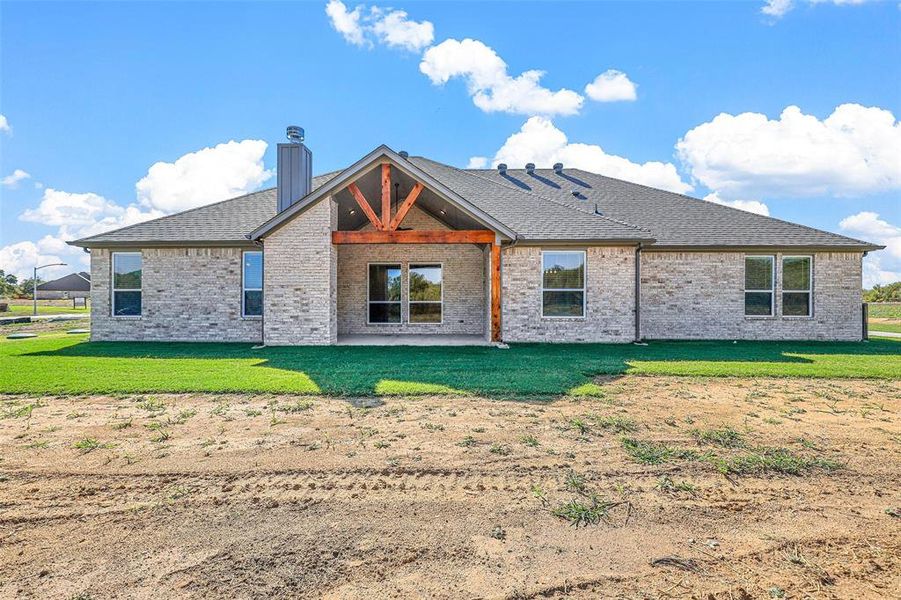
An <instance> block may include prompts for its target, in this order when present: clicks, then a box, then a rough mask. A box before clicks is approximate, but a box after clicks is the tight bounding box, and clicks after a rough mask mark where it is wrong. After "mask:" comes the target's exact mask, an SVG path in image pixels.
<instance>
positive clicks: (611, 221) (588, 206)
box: [72, 157, 881, 250]
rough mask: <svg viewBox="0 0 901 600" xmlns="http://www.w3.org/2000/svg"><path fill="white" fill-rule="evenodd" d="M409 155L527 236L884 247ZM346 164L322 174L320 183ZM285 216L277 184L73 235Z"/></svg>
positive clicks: (159, 240) (112, 235) (622, 187)
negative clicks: (278, 203) (279, 206)
mask: <svg viewBox="0 0 901 600" xmlns="http://www.w3.org/2000/svg"><path fill="white" fill-rule="evenodd" d="M409 161H410V163H411V164H412V165H415V167H416V168H418V169H419V170H420V171H422V172H424V173H425V174H426V175H428V176H430V177H432V178H433V179H434V180H435V181H436V182H438V183H440V184H441V185H444V186H445V187H447V188H448V189H450V190H452V191H453V192H454V193H456V194H457V195H458V196H459V197H460V198H462V199H464V200H466V201H468V202H470V203H471V204H472V205H474V206H475V207H477V208H478V209H479V210H482V211H484V213H485V214H487V215H488V216H490V217H491V218H493V219H494V220H496V221H497V222H499V223H501V224H503V226H506V227H507V228H509V229H510V230H512V231H514V232H515V233H516V235H517V238H518V239H522V240H524V241H529V240H532V241H555V242H562V241H569V240H571V241H582V242H585V241H589V240H590V241H603V240H608V241H611V242H632V241H645V242H652V243H653V244H654V245H655V246H666V247H674V248H675V247H686V248H689V247H693V248H699V247H742V248H754V247H799V248H800V247H806V248H812V247H823V248H836V249H845V250H851V249H854V250H875V249H878V248H880V247H881V246H877V245H874V244H870V243H867V242H863V241H860V240H856V239H852V238H848V237H845V236H841V235H837V234H834V233H829V232H826V231H821V230H817V229H813V228H810V227H806V226H803V225H798V224H795V223H789V222H786V221H781V220H778V219H774V218H770V217H764V216H762V215H756V214H753V213H749V212H745V211H741V210H737V209H733V208H730V207H726V206H721V205H718V204H714V203H712V202H706V201H704V200H698V199H696V198H690V197H688V196H683V195H681V194H675V193H672V192H667V191H663V190H658V189H654V188H650V187H647V186H643V185H638V184H635V183H629V182H627V181H621V180H618V179H612V178H610V177H604V176H602V175H597V174H594V173H589V172H587V171H582V170H579V169H564V171H563V173H562V174H560V175H558V174H557V173H555V172H554V171H553V170H551V169H537V170H536V171H535V172H534V174H529V173H526V171H525V170H521V169H510V170H508V171H507V173H506V175H501V174H500V173H498V171H497V170H494V169H457V168H455V167H451V166H448V165H444V164H441V163H438V162H435V161H433V160H430V159H427V158H423V157H410V158H409ZM341 173H343V171H342V172H339V171H335V172H332V173H327V174H324V175H320V176H318V177H314V178H313V189H314V190H316V189H318V188H319V187H320V186H322V185H324V184H326V183H328V182H329V181H330V180H332V179H333V178H334V177H336V176H338V175H339V174H341ZM574 191H577V192H578V193H579V195H578V197H577V196H574V194H573V192H574ZM598 213H600V214H598ZM275 216H276V193H275V189H274V188H273V189H268V190H262V191H259V192H254V193H252V194H247V195H245V196H240V197H238V198H232V199H230V200H224V201H222V202H217V203H215V204H210V205H207V206H203V207H200V208H195V209H192V210H188V211H185V212H182V213H177V214H174V215H170V216H168V217H162V218H159V219H154V220H152V221H146V222H144V223H139V224H137V225H131V226H129V227H125V228H122V229H118V230H115V231H111V232H108V233H103V234H99V235H95V236H92V237H89V238H84V239H81V240H77V241H76V242H72V243H73V244H75V245H78V246H86V247H91V246H104V245H109V246H115V245H140V244H148V243H154V244H156V245H182V244H188V243H193V244H205V245H228V244H247V243H248V235H249V234H250V233H251V232H252V231H254V230H255V229H257V228H259V227H260V226H262V225H263V224H264V223H267V222H270V221H271V220H272V219H273V217H275Z"/></svg>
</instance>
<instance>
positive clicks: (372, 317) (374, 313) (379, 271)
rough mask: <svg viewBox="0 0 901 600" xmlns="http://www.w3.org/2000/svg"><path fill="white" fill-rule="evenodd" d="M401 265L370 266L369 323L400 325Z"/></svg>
mask: <svg viewBox="0 0 901 600" xmlns="http://www.w3.org/2000/svg"><path fill="white" fill-rule="evenodd" d="M400 285H401V284H400V265H380V264H370V265H369V323H370V324H379V323H400Z"/></svg>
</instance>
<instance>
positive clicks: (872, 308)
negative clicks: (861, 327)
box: [867, 302, 901, 319]
mask: <svg viewBox="0 0 901 600" xmlns="http://www.w3.org/2000/svg"><path fill="white" fill-rule="evenodd" d="M867 316H869V317H871V318H876V319H901V303H899V302H885V303H870V304H869V305H867Z"/></svg>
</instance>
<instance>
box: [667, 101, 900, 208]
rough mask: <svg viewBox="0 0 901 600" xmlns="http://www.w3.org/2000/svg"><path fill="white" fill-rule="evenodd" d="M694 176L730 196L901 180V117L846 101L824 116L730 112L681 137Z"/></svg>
mask: <svg viewBox="0 0 901 600" xmlns="http://www.w3.org/2000/svg"><path fill="white" fill-rule="evenodd" d="M676 150H677V152H678V155H679V157H680V159H681V161H682V163H683V164H684V165H685V167H686V169H687V170H688V171H689V172H690V173H691V175H692V177H694V178H695V179H696V180H698V181H700V182H701V183H703V184H704V185H706V186H707V187H708V188H710V189H712V190H716V191H717V192H719V193H720V194H725V195H726V196H751V197H769V196H825V195H832V196H852V195H861V194H867V193H875V192H884V191H888V190H894V189H899V188H901V160H899V156H901V124H899V123H898V122H897V121H896V120H895V117H894V115H893V114H892V113H891V112H890V111H888V110H884V109H881V108H876V107H865V106H860V105H859V104H842V105H841V106H838V107H837V108H836V109H835V110H834V111H833V113H832V114H831V115H829V117H827V118H826V119H824V120H820V119H818V118H817V117H815V116H812V115H805V114H804V113H802V112H801V109H800V108H798V107H797V106H789V107H787V108H786V109H785V110H784V111H782V114H781V115H780V117H779V118H778V119H775V120H770V119H768V118H767V117H766V115H763V114H759V113H742V114H739V115H730V114H726V113H722V114H720V115H718V116H716V117H715V118H714V119H713V120H712V121H709V122H707V123H703V124H701V125H699V126H697V127H695V128H694V129H692V130H690V131H689V132H688V133H686V134H685V136H684V137H683V138H682V139H680V140H679V141H678V143H677V144H676Z"/></svg>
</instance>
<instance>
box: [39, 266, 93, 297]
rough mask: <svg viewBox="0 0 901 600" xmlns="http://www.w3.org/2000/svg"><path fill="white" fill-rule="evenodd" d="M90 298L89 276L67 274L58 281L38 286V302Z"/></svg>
mask: <svg viewBox="0 0 901 600" xmlns="http://www.w3.org/2000/svg"><path fill="white" fill-rule="evenodd" d="M90 297H91V274H90V273H86V272H84V271H82V272H80V273H69V274H68V275H66V276H64V277H60V278H59V279H54V280H53V281H47V282H45V283H41V284H38V300H60V299H65V300H68V299H75V298H90Z"/></svg>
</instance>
